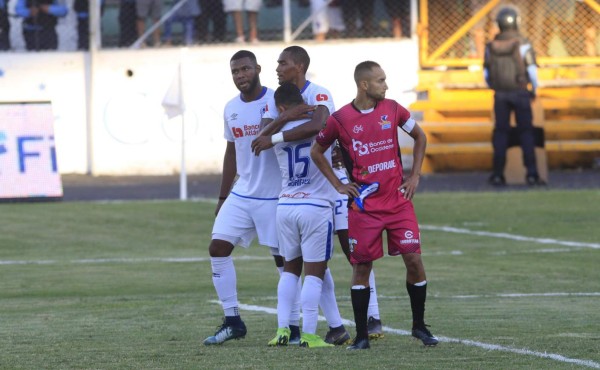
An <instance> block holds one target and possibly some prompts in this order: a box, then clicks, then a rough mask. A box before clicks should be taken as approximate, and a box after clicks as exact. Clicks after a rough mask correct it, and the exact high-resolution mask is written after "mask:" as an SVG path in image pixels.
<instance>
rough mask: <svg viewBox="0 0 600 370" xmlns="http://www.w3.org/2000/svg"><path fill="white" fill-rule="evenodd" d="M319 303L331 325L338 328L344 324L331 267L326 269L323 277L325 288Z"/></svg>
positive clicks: (328, 323)
mask: <svg viewBox="0 0 600 370" xmlns="http://www.w3.org/2000/svg"><path fill="white" fill-rule="evenodd" d="M319 305H320V306H321V310H323V316H325V318H326V319H327V325H329V327H331V328H337V327H339V326H340V325H342V316H340V310H339V308H338V304H337V301H336V299H335V283H334V282H333V276H331V271H329V268H327V270H325V276H324V277H323V289H322V291H321V300H320V302H319Z"/></svg>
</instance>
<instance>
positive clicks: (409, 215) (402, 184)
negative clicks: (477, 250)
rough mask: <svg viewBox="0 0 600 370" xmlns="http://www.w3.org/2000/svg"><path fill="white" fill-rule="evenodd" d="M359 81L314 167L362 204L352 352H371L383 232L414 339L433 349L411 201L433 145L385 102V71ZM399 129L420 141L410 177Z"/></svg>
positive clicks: (353, 244)
mask: <svg viewBox="0 0 600 370" xmlns="http://www.w3.org/2000/svg"><path fill="white" fill-rule="evenodd" d="M354 80H355V81H356V86H357V93H356V98H355V99H354V100H353V101H352V102H351V103H350V104H347V105H345V106H344V107H342V108H341V109H340V110H338V111H336V112H335V113H333V114H332V115H331V116H330V117H329V119H328V120H327V124H326V126H325V128H323V130H321V132H320V133H319V135H318V136H317V139H316V141H315V143H314V144H313V147H312V149H311V157H312V159H313V161H314V162H315V164H316V165H317V166H318V167H319V169H320V170H321V172H323V174H324V175H325V177H327V179H328V180H329V181H330V182H331V184H332V185H333V186H334V187H335V189H336V190H337V191H338V192H339V193H342V194H346V195H348V196H349V197H350V198H353V199H358V200H359V202H358V203H360V206H359V207H356V206H354V207H351V209H350V210H349V212H348V230H349V240H350V250H351V255H350V262H351V263H352V265H353V273H352V290H351V298H352V307H353V310H354V320H355V322H356V338H355V339H354V342H353V344H352V345H351V346H350V347H348V349H367V348H369V337H368V334H367V308H368V304H369V295H370V290H369V273H370V272H371V269H372V268H373V261H375V260H377V259H379V258H381V257H383V243H382V234H383V231H384V230H385V231H386V234H387V242H388V254H389V255H391V256H398V255H401V256H402V258H403V260H404V264H405V266H406V289H407V290H408V294H409V297H410V303H411V309H412V316H413V326H412V335H413V336H414V337H415V338H418V339H420V340H421V341H422V342H423V344H425V345H427V346H435V345H436V344H437V343H438V339H437V338H436V337H434V336H433V335H432V334H431V333H430V332H429V330H428V329H427V327H426V325H425V321H424V313H425V298H426V292H427V280H426V276H425V268H424V267H423V262H422V260H421V239H420V234H419V225H418V223H417V218H416V216H415V211H414V208H413V204H412V201H411V199H412V197H413V196H414V194H415V191H416V189H417V186H418V185H419V176H420V173H421V166H422V164H423V158H424V155H425V147H426V143H427V139H426V137H425V133H424V132H423V130H422V129H421V127H419V125H418V124H417V123H416V122H415V120H414V119H412V118H411V117H410V113H409V112H408V110H406V108H404V107H403V106H401V105H400V104H398V103H397V102H396V101H394V100H390V99H385V92H386V90H387V89H388V86H387V83H386V76H385V72H384V71H383V69H382V68H381V66H379V64H377V63H375V62H372V61H366V62H362V63H360V64H358V65H357V66H356V69H355V71H354ZM397 127H400V128H401V129H402V130H403V131H404V132H405V133H407V134H408V135H410V136H411V137H412V138H413V139H414V140H415V143H414V149H413V167H412V170H411V172H410V173H409V174H408V176H406V177H404V176H403V172H402V161H401V158H400V145H399V143H398V130H397ZM336 139H337V140H338V141H339V143H340V146H341V148H342V152H343V155H344V158H345V162H346V167H347V168H348V171H349V173H350V176H351V179H352V182H350V183H348V184H343V183H342V182H341V181H340V180H339V179H338V177H337V176H336V175H335V174H334V172H333V170H332V169H331V165H330V164H329V163H328V161H327V159H326V158H325V156H324V155H323V153H324V152H325V150H326V149H327V148H328V147H329V146H330V145H331V144H332V143H333V142H334V141H335V140H336ZM361 192H364V194H363V195H362V196H361ZM366 194H368V196H365V195H366ZM355 203H357V202H356V201H355Z"/></svg>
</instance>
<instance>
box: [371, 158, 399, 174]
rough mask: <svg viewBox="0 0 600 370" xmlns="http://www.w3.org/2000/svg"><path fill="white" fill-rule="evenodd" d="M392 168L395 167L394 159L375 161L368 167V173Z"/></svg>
mask: <svg viewBox="0 0 600 370" xmlns="http://www.w3.org/2000/svg"><path fill="white" fill-rule="evenodd" d="M392 168H396V161H395V160H393V159H392V160H390V161H386V162H380V163H376V164H373V165H371V166H369V167H368V169H369V173H374V172H379V171H387V170H391V169H392Z"/></svg>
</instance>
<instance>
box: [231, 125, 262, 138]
mask: <svg viewBox="0 0 600 370" xmlns="http://www.w3.org/2000/svg"><path fill="white" fill-rule="evenodd" d="M259 131H260V124H256V125H243V126H240V127H232V128H231V132H232V133H233V136H234V137H236V138H240V137H244V136H256V135H258V132H259Z"/></svg>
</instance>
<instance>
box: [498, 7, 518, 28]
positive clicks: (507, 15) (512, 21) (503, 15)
mask: <svg viewBox="0 0 600 370" xmlns="http://www.w3.org/2000/svg"><path fill="white" fill-rule="evenodd" d="M520 20H521V19H520V17H519V13H517V11H516V10H515V9H513V8H502V9H500V11H499V12H498V15H497V16H496V22H498V27H500V32H502V31H508V30H515V31H516V30H517V28H518V25H519V22H520Z"/></svg>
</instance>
